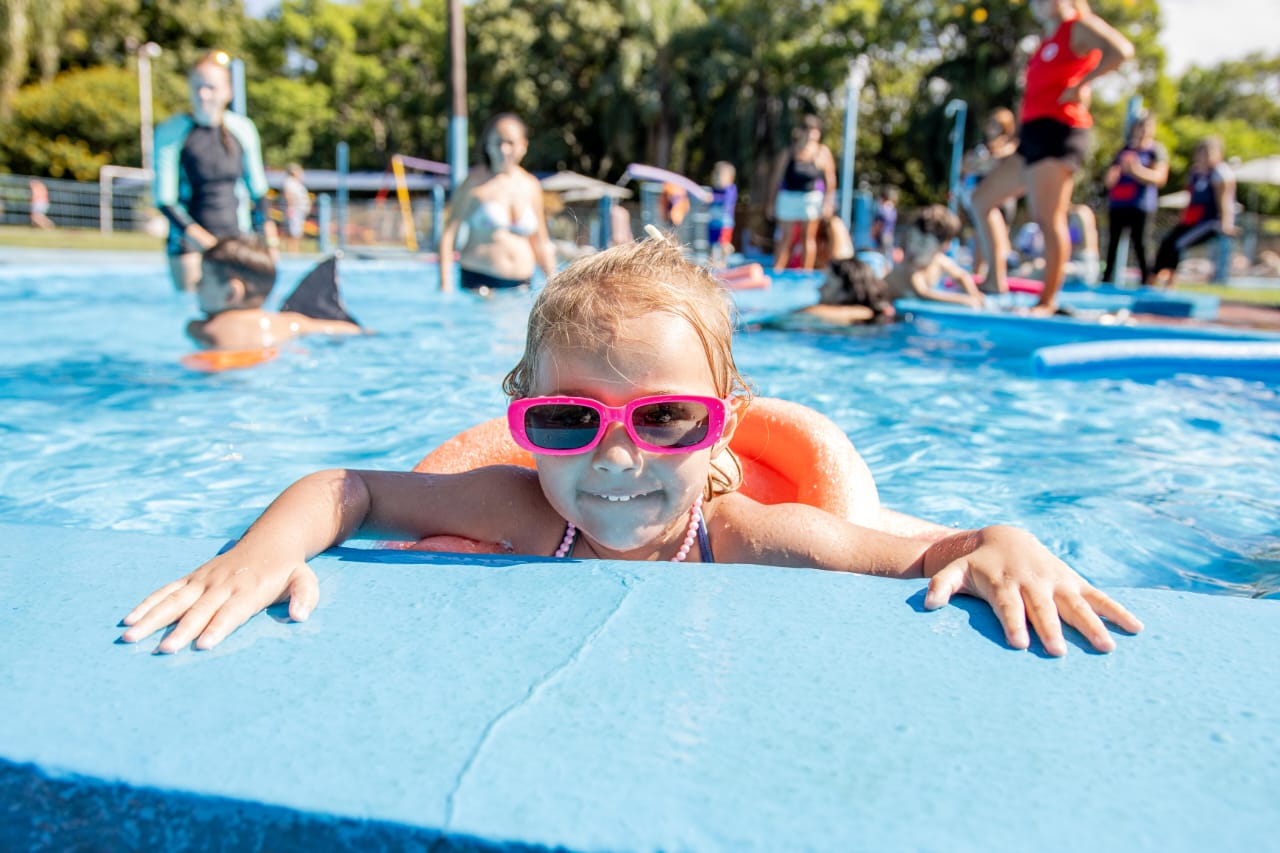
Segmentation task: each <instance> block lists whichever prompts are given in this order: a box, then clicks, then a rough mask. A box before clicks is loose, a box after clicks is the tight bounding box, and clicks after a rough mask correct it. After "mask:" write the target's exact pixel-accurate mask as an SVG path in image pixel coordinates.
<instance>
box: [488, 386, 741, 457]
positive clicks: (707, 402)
mask: <svg viewBox="0 0 1280 853" xmlns="http://www.w3.org/2000/svg"><path fill="white" fill-rule="evenodd" d="M660 403H701V404H702V405H704V406H706V407H707V435H706V437H705V438H703V439H702V440H701V441H699V442H697V443H696V444H691V445H689V446H687V447H662V446H659V445H656V444H650V443H649V442H647V441H645V440H644V439H642V438H640V436H639V435H638V434H637V433H636V428H635V425H634V424H633V423H632V422H631V418H632V416H633V415H634V414H635V411H636V409H638V408H640V407H641V406H651V405H655V404H660ZM534 406H586V407H587V408H589V409H591V410H592V411H594V412H595V413H596V414H597V415H599V417H600V426H599V428H598V429H597V430H596V435H595V438H593V439H591V441H589V442H587V443H586V444H584V445H583V446H582V447H574V448H569V449H565V450H557V449H551V448H546V447H539V446H538V445H536V444H534V443H533V442H532V441H530V440H529V436H528V433H527V432H526V430H525V425H524V416H525V413H526V412H527V411H529V409H531V408H533V407H534ZM728 410H729V401H728V400H721V399H720V398H719V397H703V396H700V395H698V394H654V395H652V396H649V397H637V398H636V399H634V400H631V401H629V402H627V403H625V404H623V405H621V406H609V405H606V404H604V403H601V402H600V401H599V400H593V399H591V398H590V397H524V398H522V399H519V400H512V401H511V404H510V405H509V406H508V407H507V428H508V429H509V430H510V431H511V438H512V440H514V441H515V443H516V444H517V445H518V446H519V447H520V448H521V449H523V450H527V451H529V452H530V453H532V454H535V455H537V456H576V455H578V454H580V453H590V452H591V451H592V450H595V449H596V447H597V446H598V445H599V444H600V442H601V441H603V440H604V434H605V433H606V432H608V430H609V425H610V424H612V423H620V424H622V426H623V428H624V429H625V430H626V431H627V437H628V438H630V439H631V443H632V444H634V445H635V446H636V447H637V448H639V449H640V450H643V451H645V452H647V453H694V452H696V451H699V450H705V449H706V448H708V447H711V446H712V445H713V444H715V443H716V442H717V441H719V440H720V438H721V437H722V436H723V435H724V427H725V423H726V421H727V420H728Z"/></svg>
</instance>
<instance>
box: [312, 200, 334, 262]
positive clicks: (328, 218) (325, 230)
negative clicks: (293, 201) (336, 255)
mask: <svg viewBox="0 0 1280 853" xmlns="http://www.w3.org/2000/svg"><path fill="white" fill-rule="evenodd" d="M332 205H333V202H332V200H331V199H330V198H329V194H328V193H320V197H319V208H320V212H319V214H317V217H316V227H317V228H318V229H319V231H320V253H321V254H323V255H327V254H329V248H330V245H331V242H332V240H331V233H330V232H331V231H332V230H333V227H332V222H333V213H332Z"/></svg>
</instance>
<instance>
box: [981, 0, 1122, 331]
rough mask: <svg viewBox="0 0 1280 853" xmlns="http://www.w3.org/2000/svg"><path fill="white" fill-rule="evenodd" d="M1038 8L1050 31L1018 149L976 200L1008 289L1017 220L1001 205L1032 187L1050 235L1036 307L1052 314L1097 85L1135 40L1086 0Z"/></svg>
mask: <svg viewBox="0 0 1280 853" xmlns="http://www.w3.org/2000/svg"><path fill="white" fill-rule="evenodd" d="M1031 12H1032V14H1033V15H1035V16H1036V18H1037V19H1038V20H1039V21H1040V22H1041V23H1042V24H1044V28H1045V33H1046V35H1045V37H1044V38H1043V39H1042V40H1041V42H1040V45H1039V47H1037V48H1036V52H1035V54H1034V55H1033V56H1032V57H1031V61H1030V62H1029V63H1028V65H1027V76H1026V84H1025V91H1024V93H1023V98H1022V115H1021V117H1020V119H1021V123H1022V130H1021V133H1020V141H1019V143H1018V150H1017V153H1015V154H1013V155H1012V156H1010V157H1008V158H1006V159H1005V160H1003V161H1002V162H1001V163H1000V165H998V166H997V167H996V168H995V169H993V170H992V171H991V173H990V174H988V175H987V177H986V178H984V179H983V181H982V183H980V184H979V185H978V187H977V189H975V190H974V193H973V206H974V212H975V213H976V214H977V218H978V223H977V225H978V231H979V234H980V237H981V239H982V242H983V248H984V250H985V251H986V253H987V257H989V258H990V259H991V275H990V281H991V282H992V283H993V285H994V289H996V290H999V291H1000V292H1002V293H1003V292H1005V291H1006V290H1007V289H1008V284H1007V282H1006V275H1007V272H1008V270H1007V265H1008V263H1007V258H1008V255H1009V227H1008V225H1007V224H1006V223H1005V221H1004V218H1003V217H1002V216H1001V215H1000V210H999V208H1000V205H1001V204H1002V203H1003V202H1004V201H1005V200H1006V199H1009V198H1015V197H1017V196H1020V195H1023V194H1024V193H1025V194H1026V196H1027V201H1028V202H1029V206H1030V208H1031V216H1032V219H1033V220H1034V221H1035V223H1036V224H1037V225H1039V226H1040V232H1041V233H1042V234H1043V235H1044V238H1045V241H1044V242H1045V246H1044V257H1045V271H1044V290H1043V291H1042V292H1041V294H1040V302H1039V303H1038V304H1037V305H1036V307H1035V309H1034V312H1033V313H1036V314H1052V313H1053V312H1054V310H1055V309H1056V307H1057V303H1056V300H1057V296H1058V290H1059V288H1061V287H1062V278H1063V273H1064V268H1065V265H1066V261H1067V258H1068V257H1069V256H1070V253H1071V232H1070V230H1069V228H1068V226H1067V210H1068V209H1069V208H1070V206H1071V187H1072V182H1073V177H1074V175H1075V172H1076V170H1077V169H1079V168H1080V167H1081V166H1082V165H1084V161H1085V159H1086V158H1087V157H1088V155H1089V147H1090V132H1089V128H1091V127H1092V126H1093V117H1092V116H1090V115H1089V85H1090V84H1091V83H1092V82H1093V81H1094V80H1095V79H1097V78H1098V77H1101V76H1102V75H1103V74H1106V73H1108V72H1110V71H1113V70H1115V69H1116V68H1118V67H1119V66H1120V64H1121V63H1122V62H1124V61H1125V60H1126V59H1129V58H1130V57H1132V56H1133V45H1132V44H1130V43H1129V40H1128V39H1126V38H1125V37H1124V36H1122V35H1121V34H1120V33H1118V32H1116V31H1115V29H1114V28H1112V27H1111V26H1110V25H1108V24H1107V23H1106V22H1105V21H1103V20H1102V19H1101V18H1099V17H1098V16H1097V15H1094V14H1093V13H1092V12H1091V11H1089V4H1088V3H1086V2H1084V0H1031ZM988 289H991V288H988Z"/></svg>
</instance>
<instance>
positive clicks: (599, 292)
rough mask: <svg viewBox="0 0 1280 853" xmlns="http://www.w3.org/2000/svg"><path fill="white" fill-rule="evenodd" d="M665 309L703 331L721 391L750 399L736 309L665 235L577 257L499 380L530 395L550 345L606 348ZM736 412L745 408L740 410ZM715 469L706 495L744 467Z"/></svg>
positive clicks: (734, 481)
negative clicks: (738, 359) (738, 354)
mask: <svg viewBox="0 0 1280 853" xmlns="http://www.w3.org/2000/svg"><path fill="white" fill-rule="evenodd" d="M652 311H663V312H666V313H668V314H673V315H675V316H677V317H680V318H682V319H683V320H685V322H687V323H688V324H689V326H690V329H691V330H692V331H693V332H694V334H696V335H697V336H698V340H699V342H700V343H701V344H702V351H703V352H704V353H705V354H706V356H707V364H708V365H710V367H711V376H712V381H713V382H714V384H715V389H716V396H717V397H720V398H729V397H738V398H740V399H741V400H742V401H743V402H744V403H745V402H748V401H749V400H750V398H751V390H750V388H749V387H748V385H747V381H746V379H745V378H744V377H743V376H742V374H741V373H739V372H738V368H737V365H736V364H735V363H734V360H733V328H734V319H735V318H734V309H733V300H732V299H731V298H730V296H729V293H728V291H727V290H726V289H725V287H724V285H722V284H721V283H720V281H719V280H718V279H716V278H715V276H713V275H712V274H711V273H710V272H709V271H708V270H707V269H706V268H704V267H701V266H698V265H697V264H693V263H690V262H689V261H688V260H686V259H685V257H684V255H683V254H682V253H681V251H680V248H679V247H678V246H676V245H674V244H673V243H671V242H669V241H667V240H656V239H650V240H642V241H639V242H634V243H625V244H623V245H621V246H615V247H613V248H611V249H606V250H605V251H603V252H599V253H597V254H595V255H589V256H587V257H585V258H582V259H580V260H577V261H575V262H574V263H572V264H570V265H569V266H568V267H566V268H565V269H564V270H562V271H561V272H559V273H557V274H556V275H554V276H552V277H551V279H550V280H549V281H548V282H547V286H546V287H545V288H543V290H542V292H541V293H539V294H538V298H537V299H536V300H535V301H534V304H533V308H532V309H531V310H530V312H529V327H528V332H527V335H526V337H525V347H524V354H523V355H522V356H521V357H520V361H519V362H518V363H517V364H516V366H515V367H514V368H512V370H511V372H510V373H508V374H507V376H506V378H505V379H503V380H502V390H503V391H505V392H506V393H507V394H508V395H509V396H510V397H512V398H513V399H520V398H522V397H529V396H532V389H533V384H534V379H535V377H536V375H537V370H538V359H539V357H540V356H541V355H542V353H543V352H545V351H546V350H547V348H549V347H556V346H570V347H586V348H593V347H596V348H604V347H608V346H609V344H610V341H611V340H612V338H613V337H614V335H615V334H616V333H617V332H618V331H619V330H621V329H624V328H626V326H627V323H628V321H629V320H631V318H633V317H637V316H640V315H642V314H647V313H650V312H652ZM739 411H742V409H741V408H740V409H739ZM726 455H727V456H729V458H730V459H731V460H732V466H733V468H734V469H736V470H733V471H724V470H721V469H720V467H719V466H718V465H713V466H712V472H711V477H710V482H709V483H708V496H711V495H715V494H723V493H725V492H729V491H733V490H734V489H736V488H737V487H738V485H740V483H741V467H740V466H739V465H738V461H737V459H736V458H735V457H733V455H732V453H727V454H726Z"/></svg>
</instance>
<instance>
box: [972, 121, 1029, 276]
mask: <svg viewBox="0 0 1280 853" xmlns="http://www.w3.org/2000/svg"><path fill="white" fill-rule="evenodd" d="M1017 150H1018V124H1017V119H1016V118H1014V115H1013V110H1010V109H1006V108H1005V107H997V108H996V109H994V110H992V111H991V114H990V115H989V116H987V120H986V121H984V122H983V123H982V141H981V142H979V143H978V144H977V145H975V146H974V147H973V148H971V149H969V151H968V152H967V153H966V154H965V155H964V159H963V160H962V161H961V163H960V174H961V180H960V199H959V201H960V205H961V206H962V207H963V208H964V212H965V214H966V215H967V216H968V217H969V221H970V222H972V223H975V224H976V223H977V221H978V215H977V213H975V212H974V209H973V191H974V190H975V189H977V188H978V184H980V183H982V179H983V178H985V177H986V176H987V175H988V174H990V173H991V172H992V171H993V170H994V169H995V167H996V166H999V165H1000V163H1001V162H1002V161H1004V160H1005V159H1006V158H1008V157H1010V156H1011V155H1013V154H1014V153H1016V152H1017ZM1017 204H1018V201H1017V199H1012V198H1011V199H1006V200H1005V202H1004V203H1003V204H1001V205H1000V206H999V207H998V208H997V212H999V213H1000V215H1001V216H1003V217H1004V221H1005V227H1008V223H1010V222H1012V221H1013V216H1014V213H1015V212H1016V209H1017ZM985 269H986V257H985V256H984V255H983V254H982V239H981V238H979V239H977V240H974V241H973V271H974V273H975V274H977V273H980V272H984V271H985Z"/></svg>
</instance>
